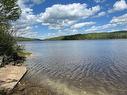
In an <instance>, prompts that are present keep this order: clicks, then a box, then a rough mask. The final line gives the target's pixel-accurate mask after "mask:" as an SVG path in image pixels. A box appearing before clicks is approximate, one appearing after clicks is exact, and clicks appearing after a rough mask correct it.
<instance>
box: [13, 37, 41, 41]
mask: <svg viewBox="0 0 127 95" xmlns="http://www.w3.org/2000/svg"><path fill="white" fill-rule="evenodd" d="M15 39H16V41H41V40H40V39H34V38H24V37H17V38H15Z"/></svg>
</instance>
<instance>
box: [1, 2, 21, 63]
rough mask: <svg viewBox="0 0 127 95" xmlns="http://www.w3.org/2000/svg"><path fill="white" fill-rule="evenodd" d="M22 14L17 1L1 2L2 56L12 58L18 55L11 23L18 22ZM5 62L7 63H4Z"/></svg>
mask: <svg viewBox="0 0 127 95" xmlns="http://www.w3.org/2000/svg"><path fill="white" fill-rule="evenodd" d="M20 14H21V10H20V8H19V6H18V4H17V0H0V56H3V60H4V59H5V56H7V57H10V56H13V54H16V53H17V51H16V50H17V47H18V45H17V43H16V41H15V39H14V37H13V34H14V31H13V30H11V22H12V21H16V20H17V19H18V18H19V17H20ZM3 62H5V61H3Z"/></svg>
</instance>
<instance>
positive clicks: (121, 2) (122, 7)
mask: <svg viewBox="0 0 127 95" xmlns="http://www.w3.org/2000/svg"><path fill="white" fill-rule="evenodd" d="M125 9H127V3H126V1H125V0H119V1H116V2H115V4H114V5H113V9H112V10H109V11H108V12H109V13H112V12H115V11H121V10H125Z"/></svg>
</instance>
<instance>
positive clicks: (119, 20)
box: [110, 13, 127, 24]
mask: <svg viewBox="0 0 127 95" xmlns="http://www.w3.org/2000/svg"><path fill="white" fill-rule="evenodd" d="M110 23H115V24H127V13H126V14H124V15H122V16H118V17H113V18H112V20H111V21H110Z"/></svg>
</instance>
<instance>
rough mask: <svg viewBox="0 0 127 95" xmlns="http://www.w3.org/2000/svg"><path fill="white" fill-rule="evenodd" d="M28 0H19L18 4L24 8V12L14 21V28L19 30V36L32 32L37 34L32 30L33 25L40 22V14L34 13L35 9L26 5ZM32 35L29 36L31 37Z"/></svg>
mask: <svg viewBox="0 0 127 95" xmlns="http://www.w3.org/2000/svg"><path fill="white" fill-rule="evenodd" d="M26 1H27V0H26ZM26 1H24V0H18V5H19V7H20V8H21V10H22V14H21V16H20V18H19V19H18V20H17V21H16V22H13V23H12V25H13V29H14V30H16V32H17V36H22V35H24V36H25V35H27V34H31V35H32V33H33V35H35V34H36V32H33V31H32V26H33V25H36V24H37V23H38V16H37V15H34V14H33V9H31V8H30V7H28V6H26V5H25V2H26ZM31 35H29V36H28V37H31Z"/></svg>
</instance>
